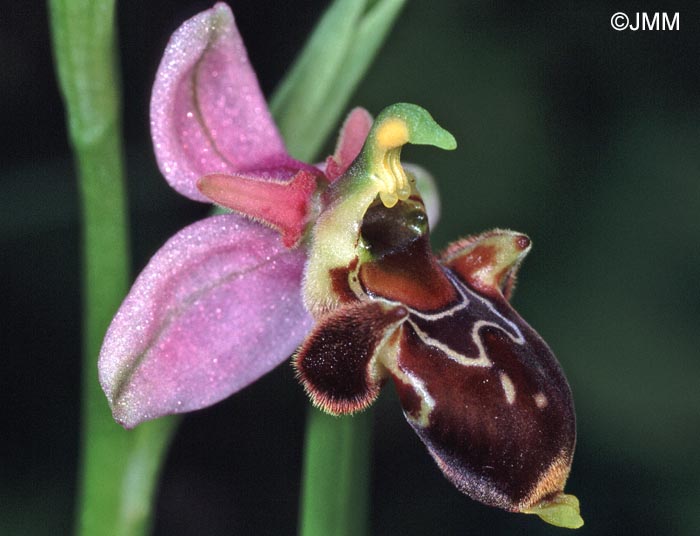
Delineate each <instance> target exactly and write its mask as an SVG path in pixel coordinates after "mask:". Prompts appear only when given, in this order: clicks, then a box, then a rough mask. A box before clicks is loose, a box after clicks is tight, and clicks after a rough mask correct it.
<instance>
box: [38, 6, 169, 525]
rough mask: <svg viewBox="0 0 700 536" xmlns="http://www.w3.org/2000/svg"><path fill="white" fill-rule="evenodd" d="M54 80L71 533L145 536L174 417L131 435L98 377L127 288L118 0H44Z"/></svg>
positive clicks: (145, 426) (128, 262)
mask: <svg viewBox="0 0 700 536" xmlns="http://www.w3.org/2000/svg"><path fill="white" fill-rule="evenodd" d="M49 9H50V18H51V21H50V22H51V30H52V37H53V46H54V57H55V63H56V69H57V74H58V80H59V83H60V87H61V91H62V94H63V99H64V102H65V106H66V116H67V122H68V130H69V134H70V140H71V143H72V146H73V151H74V157H75V160H76V164H77V167H78V180H79V185H80V195H81V204H82V232H83V235H82V255H83V272H82V273H83V298H82V301H83V337H84V338H83V367H82V370H83V375H82V384H83V388H82V437H81V446H82V449H81V459H80V497H79V500H78V519H77V526H76V533H78V534H84V535H86V536H87V535H90V536H101V535H105V536H106V535H110V536H113V535H125V536H126V535H129V536H138V535H140V534H145V533H146V532H147V531H148V527H149V525H150V512H151V503H152V498H153V492H154V488H155V483H156V482H157V477H158V473H159V468H160V465H161V460H162V458H163V455H164V453H165V451H166V448H165V447H166V446H167V444H168V442H169V440H170V437H171V435H172V431H173V430H174V423H175V422H176V421H175V420H173V419H162V420H158V421H156V422H152V423H147V424H145V425H142V426H140V427H139V428H138V429H137V430H135V431H131V432H127V431H125V430H123V429H122V428H121V427H119V426H118V425H117V424H116V423H115V422H114V420H113V419H112V416H111V413H110V411H109V407H108V406H107V401H106V399H105V396H104V394H103V393H102V391H101V389H100V385H99V382H98V379H97V355H98V353H99V350H100V345H101V342H102V338H103V336H104V333H105V331H106V329H107V326H108V325H109V322H110V320H111V318H112V316H113V315H114V313H115V311H116V310H117V307H118V306H119V304H120V302H121V300H122V299H123V298H124V295H125V294H126V291H127V290H128V284H129V265H130V258H129V246H128V228H127V212H126V201H125V191H124V164H123V151H122V142H121V138H122V135H121V125H120V118H119V113H120V95H119V76H118V74H117V72H116V67H115V66H116V52H115V51H116V48H115V34H114V28H115V24H114V0H50V1H49Z"/></svg>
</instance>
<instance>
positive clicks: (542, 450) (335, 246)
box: [295, 105, 583, 528]
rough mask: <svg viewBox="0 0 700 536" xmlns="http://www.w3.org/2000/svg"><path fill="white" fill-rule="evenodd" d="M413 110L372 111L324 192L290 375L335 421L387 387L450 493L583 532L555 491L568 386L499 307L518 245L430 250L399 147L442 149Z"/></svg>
mask: <svg viewBox="0 0 700 536" xmlns="http://www.w3.org/2000/svg"><path fill="white" fill-rule="evenodd" d="M423 112H424V111H420V110H418V109H416V108H415V107H412V106H411V105H395V106H394V107H390V108H388V109H387V110H385V111H384V112H382V114H380V116H379V117H378V118H377V121H375V124H374V126H373V127H372V129H371V131H370V133H369V135H368V137H367V142H366V143H365V146H364V148H363V150H362V152H361V153H360V155H359V156H358V158H357V159H355V161H354V162H353V164H352V165H351V166H350V167H349V168H348V170H347V171H346V172H345V174H343V176H342V177H340V178H339V179H338V181H337V182H334V183H333V184H332V185H331V186H330V187H329V188H328V190H327V191H326V192H325V194H324V196H323V200H324V203H325V208H324V210H323V212H322V215H321V218H320V220H319V221H320V223H319V224H318V226H317V227H316V229H315V234H314V236H313V241H312V245H311V257H310V259H311V260H310V261H309V263H308V264H307V270H306V279H305V284H306V289H307V292H306V300H307V301H306V304H307V306H309V305H310V310H311V311H312V312H314V314H315V316H316V320H317V325H316V327H315V328H314V330H313V331H312V333H311V334H310V335H309V336H308V337H307V340H306V342H305V343H304V344H303V346H302V347H301V349H300V351H299V352H298V354H297V356H296V359H295V365H296V369H297V373H298V375H299V378H300V379H301V381H302V383H303V384H304V386H305V388H306V390H307V392H308V393H309V395H310V396H311V399H312V401H313V402H314V403H315V404H316V405H317V406H319V407H321V408H322V409H324V410H326V411H328V412H330V413H334V414H341V413H349V412H353V411H357V410H360V409H363V408H364V407H365V406H367V405H369V404H370V403H371V402H372V401H373V400H374V399H375V398H376V396H377V395H378V392H379V389H380V387H381V385H382V383H383V381H384V380H385V379H387V378H392V380H393V381H394V383H395V385H396V388H397V391H398V393H399V398H400V400H401V404H402V407H403V412H404V415H405V417H406V419H407V420H408V422H409V423H410V425H411V426H412V427H413V429H414V430H415V431H416V432H417V434H418V436H419V437H420V439H421V440H422V441H423V443H424V444H425V445H426V447H427V448H428V451H429V452H430V454H431V455H432V457H433V458H434V459H435V461H436V462H437V464H438V466H439V467H440V469H441V470H442V472H443V473H444V474H445V476H446V477H447V478H448V479H449V480H450V481H451V482H452V483H453V484H454V485H455V486H456V487H457V488H458V489H459V490H461V491H462V492H464V493H466V494H467V495H469V496H470V497H472V498H474V499H476V500H478V501H481V502H483V503H485V504H488V505H491V506H497V507H500V508H503V509H506V510H510V511H516V512H525V513H535V514H537V515H539V516H540V517H542V518H543V519H544V520H546V521H548V522H550V523H553V524H555V525H559V526H564V527H570V528H577V527H580V526H581V525H582V524H583V520H582V519H581V517H580V515H579V505H578V500H577V499H576V497H574V496H572V495H567V494H565V493H564V485H565V483H566V479H567V477H568V474H569V471H570V468H571V462H572V458H573V452H574V446H575V441H576V422H575V415H574V408H573V402H572V396H571V392H570V389H569V385H568V383H567V381H566V378H565V377H564V374H563V372H562V370H561V368H560V366H559V364H558V362H557V360H556V358H555V357H554V355H553V353H552V352H551V350H550V349H549V347H548V346H547V344H546V343H545V342H544V341H543V340H542V338H541V337H540V336H539V335H538V334H537V333H536V332H535V331H534V330H533V329H532V328H531V327H530V326H529V325H528V324H527V323H526V322H525V321H524V320H523V319H522V318H521V317H520V316H519V315H518V313H516V312H515V310H514V309H513V308H512V307H511V305H510V303H509V301H508V300H509V299H510V298H511V296H512V293H513V290H514V288H515V282H516V275H517V272H518V268H519V267H520V264H521V262H522V260H523V259H524V257H525V255H526V254H527V253H528V251H529V250H530V247H531V242H530V239H529V238H528V237H527V236H525V235H523V234H521V233H516V232H513V231H509V230H502V229H495V230H492V231H489V232H486V233H482V234H480V235H476V236H472V237H467V238H463V239H461V240H458V241H457V242H455V243H453V244H451V245H450V246H448V248H447V249H446V250H445V252H444V253H443V254H442V255H440V256H437V257H436V256H435V255H434V254H433V252H432V250H431V248H430V242H429V233H428V221H427V217H426V211H425V206H424V204H423V201H422V199H421V197H420V195H419V194H418V192H417V189H416V185H415V178H414V177H411V176H410V175H409V174H407V173H406V172H405V170H403V168H401V165H400V162H399V151H400V147H401V145H403V144H405V143H407V142H412V141H413V142H420V143H431V144H436V145H438V146H442V147H446V148H449V147H454V144H453V140H452V141H451V139H450V137H448V136H445V134H444V132H442V131H440V130H439V127H438V128H436V125H435V124H434V122H433V123H431V121H432V119H431V118H430V117H429V116H426V114H425V113H423ZM425 125H429V127H428V128H427V130H426V132H429V134H428V135H424V134H426V132H424V131H423V128H424V127H425ZM431 129H432V130H431ZM334 217H337V218H338V219H343V221H346V225H345V226H341V225H337V222H336V220H334V219H333V218H334ZM358 231H359V232H358ZM309 274H313V276H314V277H313V278H310V277H309ZM327 296H330V297H327Z"/></svg>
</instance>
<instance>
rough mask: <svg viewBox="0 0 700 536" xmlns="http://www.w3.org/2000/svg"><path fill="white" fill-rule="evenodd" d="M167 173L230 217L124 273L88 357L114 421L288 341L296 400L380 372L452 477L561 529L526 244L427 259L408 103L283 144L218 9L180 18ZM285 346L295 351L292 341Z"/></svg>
mask: <svg viewBox="0 0 700 536" xmlns="http://www.w3.org/2000/svg"><path fill="white" fill-rule="evenodd" d="M151 120H152V123H151V124H152V133H153V140H154V145H155V150H156V156H157V159H158V163H159V166H160V168H161V170H162V172H163V174H164V175H165V178H166V180H167V181H168V182H169V183H170V185H171V186H172V187H173V188H175V189H176V190H177V191H178V192H180V193H182V194H183V195H185V196H187V197H189V198H191V199H194V200H197V201H213V202H214V203H216V204H218V205H221V206H223V207H226V208H228V209H230V210H232V211H233V213H228V214H223V215H218V216H213V217H211V218H208V219H205V220H203V221H200V222H198V223H195V224H193V225H191V226H189V227H187V228H185V229H183V230H182V231H180V232H179V233H177V234H176V235H175V236H174V237H172V238H171V239H170V240H169V241H168V242H167V243H166V244H165V245H164V246H163V247H162V248H161V249H160V250H159V251H158V252H157V253H156V254H155V255H154V256H153V258H152V259H151V261H150V262H149V264H148V265H147V267H146V268H145V269H144V271H143V272H142V273H141V275H140V276H139V277H138V278H137V280H136V282H135V283H134V286H133V288H132V289H131V291H130V293H129V295H128V296H127V297H126V299H125V301H124V303H123V304H122V306H121V308H120V309H119V311H118V312H117V315H116V316H115V318H114V320H113V322H112V325H111V326H110V328H109V330H108V332H107V335H106V337H105V341H104V344H103V348H102V351H101V354H100V360H99V373H100V381H101V384H102V387H103V389H104V391H105V394H106V395H107V398H108V400H109V402H110V405H111V407H112V411H113V414H114V417H115V419H116V420H117V421H118V422H120V423H121V424H122V425H124V426H125V427H127V428H131V427H133V426H136V425H137V424H139V423H140V422H143V421H145V420H149V419H154V418H157V417H160V416H163V415H167V414H172V413H181V412H187V411H192V410H196V409H199V408H203V407H205V406H208V405H211V404H214V403H216V402H217V401H219V400H221V399H223V398H225V397H228V396H229V395H231V394H233V393H235V392H237V391H238V390H240V389H241V388H243V387H245V386H246V385H248V384H249V383H251V382H253V381H255V380H256V379H258V378H259V377H261V376H262V375H264V374H265V373H266V372H268V371H269V370H271V369H272V368H273V367H275V366H276V365H278V364H279V363H281V362H282V361H284V360H285V359H287V358H288V357H289V356H290V355H292V354H295V356H294V360H293V362H294V366H295V369H296V372H297V375H298V377H299V379H300V381H301V383H302V384H303V386H304V388H305V389H306V391H307V392H308V394H309V396H310V398H311V401H312V402H313V403H314V404H315V405H316V406H318V407H319V408H321V409H323V410H325V411H326V412H329V413H331V414H335V415H340V414H347V413H353V412H356V411H360V410H362V409H364V408H366V407H367V406H368V405H370V404H371V403H372V402H373V401H374V400H375V399H376V397H377V396H378V394H379V391H380V389H381V387H382V385H383V384H384V383H385V381H386V380H388V379H391V380H393V382H394V384H395V386H396V388H397V391H398V393H399V398H400V401H401V405H402V407H403V412H404V415H405V416H406V419H407V420H408V422H409V424H410V425H411V426H412V427H413V429H414V430H415V431H416V432H417V434H418V436H419V437H420V439H421V440H422V441H423V443H424V444H425V445H426V447H427V448H428V451H429V452H430V454H431V455H432V456H433V458H434V459H435V461H436V462H437V464H438V466H439V467H440V469H441V470H442V472H443V473H444V474H445V476H446V477H447V478H448V479H449V480H450V481H451V482H452V483H453V484H454V485H455V486H456V487H457V488H458V489H459V490H461V491H462V492H464V493H466V494H467V495H469V496H470V497H472V498H474V499H476V500H478V501H481V502H483V503H485V504H488V505H492V506H496V507H500V508H504V509H506V510H510V511H515V512H525V513H536V514H538V515H540V517H542V518H543V519H545V520H546V521H549V522H552V523H555V524H559V525H562V526H569V527H576V526H580V525H581V524H582V521H581V520H580V517H579V515H578V501H577V500H576V498H575V497H573V496H571V495H566V494H565V493H564V492H563V489H564V484H565V482H566V479H567V477H568V474H569V471H570V468H571V462H572V457H573V451H574V443H575V436H576V430H575V416H574V411H573V403H572V397H571V392H570V389H569V386H568V383H567V381H566V379H565V377H564V375H563V373H562V371H561V368H560V366H559V364H558V363H557V361H556V359H555V357H554V355H553V354H552V352H551V350H550V349H549V348H548V346H547V345H546V343H545V342H544V341H543V340H542V339H541V338H540V337H539V335H537V333H536V332H535V331H534V330H533V329H532V328H531V327H530V326H529V325H528V324H527V323H526V322H525V321H524V320H523V319H522V318H520V316H519V315H518V314H517V313H516V312H515V311H514V310H513V308H512V307H511V306H510V304H509V298H510V296H511V294H512V291H513V287H514V282H515V276H516V272H517V270H518V267H519V266H520V263H521V261H522V259H523V258H524V256H525V255H526V254H527V252H528V251H529V249H530V240H529V238H528V237H526V236H525V235H523V234H520V233H516V232H513V231H506V230H494V231H490V232H487V233H483V234H480V235H477V236H474V237H470V238H466V239H462V240H460V241H458V242H456V243H454V244H452V245H451V246H449V247H448V248H447V249H446V251H445V252H444V253H442V254H441V255H439V256H435V255H434V254H433V253H432V251H431V249H430V245H429V240H428V233H429V222H431V221H432V222H434V221H435V219H436V218H437V209H436V208H435V204H434V203H432V202H427V201H426V200H424V198H423V197H422V195H421V191H422V190H423V189H422V188H421V187H419V186H417V178H418V179H420V180H421V181H423V179H424V178H425V176H424V175H425V174H424V172H422V171H421V170H419V169H418V168H415V167H411V166H405V167H404V165H403V164H402V162H401V159H400V153H401V148H402V147H403V146H404V145H405V144H407V143H413V144H426V145H433V146H436V147H439V148H442V149H454V148H455V147H456V142H455V140H454V138H453V136H452V135H451V134H450V133H449V132H447V131H446V130H444V129H443V128H442V127H440V126H439V125H438V124H437V123H436V122H435V121H434V120H433V118H432V117H431V116H430V115H429V114H428V112H426V111H425V110H424V109H422V108H420V107H418V106H416V105H412V104H405V103H404V104H395V105H392V106H389V107H388V108H386V109H385V110H383V111H382V112H381V113H380V114H379V115H378V116H377V118H376V120H374V121H373V120H372V118H371V116H370V115H369V113H368V112H366V111H364V110H362V109H355V110H354V111H353V112H352V113H351V114H350V116H349V117H348V119H347V120H346V122H345V124H344V126H343V128H342V130H341V134H340V137H339V141H338V145H337V147H336V150H335V153H334V155H333V156H331V157H329V158H328V159H327V160H326V162H324V163H323V164H321V165H310V164H306V163H303V162H299V161H297V160H295V159H294V158H292V157H291V156H290V155H289V154H288V153H287V151H286V149H285V147H284V144H283V142H282V139H281V137H280V135H279V133H278V131H277V128H276V127H275V124H274V122H273V120H272V118H271V116H270V113H269V111H268V109H267V106H266V103H265V100H264V97H263V95H262V93H261V91H260V88H259V86H258V82H257V79H256V77H255V73H254V72H253V70H252V68H251V67H250V65H249V62H248V58H247V55H246V52H245V47H244V45H243V42H242V40H241V37H240V35H239V34H238V31H237V29H236V26H235V23H234V20H233V15H232V14H231V12H230V10H229V8H228V7H227V6H225V5H224V4H217V5H216V6H214V8H212V9H211V10H209V11H206V12H204V13H201V14H199V15H197V16H195V17H194V18H192V19H190V20H189V21H187V22H186V23H185V24H184V25H183V26H182V27H181V28H180V29H178V30H177V32H176V33H175V34H174V35H173V37H172V39H171V41H170V43H169V45H168V47H167V49H166V52H165V56H164V58H163V60H162V62H161V66H160V68H159V71H158V74H157V77H156V82H155V86H154V90H153V98H152V104H151ZM295 351H296V353H295Z"/></svg>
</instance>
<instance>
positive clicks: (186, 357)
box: [98, 214, 313, 428]
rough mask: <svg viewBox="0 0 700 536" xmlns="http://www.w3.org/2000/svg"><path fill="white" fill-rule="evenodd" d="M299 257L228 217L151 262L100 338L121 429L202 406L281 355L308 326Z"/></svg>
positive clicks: (269, 233) (264, 231)
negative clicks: (302, 299) (302, 298)
mask: <svg viewBox="0 0 700 536" xmlns="http://www.w3.org/2000/svg"><path fill="white" fill-rule="evenodd" d="M304 261H305V254H304V252H303V250H301V249H294V250H289V249H286V248H285V247H284V246H283V245H282V244H281V243H280V241H279V238H278V236H277V233H275V231H273V230H271V229H268V228H266V227H263V226H261V225H259V224H256V223H254V222H251V221H248V220H246V219H245V218H242V217H240V216H237V215H234V214H225V215H221V216H215V217H212V218H208V219H206V220H202V221H200V222H197V223H195V224H193V225H190V226H189V227H186V228H185V229H183V230H182V231H180V232H179V233H177V234H176V235H175V236H174V237H172V238H171V239H170V240H169V241H168V242H167V243H166V244H165V245H164V246H163V247H162V248H161V249H160V250H159V251H158V252H157V253H156V254H155V255H154V256H153V258H152V259H151V261H150V262H149V264H148V265H147V266H146V268H145V269H144V270H143V272H142V273H141V275H140V276H139V277H138V278H137V280H136V282H135V283H134V286H133V287H132V289H131V291H130V292H129V295H128V296H127V297H126V299H125V300H124V303H123V304H122V306H121V307H120V309H119V311H118V312H117V315H116V316H115V318H114V320H113V321H112V324H111V326H110V328H109V330H108V332H107V335H106V337H105V340H104V343H103V346H102V350H101V352H100V358H99V364H98V368H99V376H100V383H101V385H102V388H103V389H104V392H105V394H106V395H107V399H108V400H109V403H110V406H111V408H112V411H113V414H114V418H115V419H116V420H117V421H118V422H119V423H121V424H122V425H123V426H124V427H126V428H133V427H134V426H136V425H137V424H139V423H141V422H143V421H146V420H151V419H154V418H156V417H160V416H163V415H168V414H172V413H184V412H187V411H192V410H196V409H200V408H203V407H206V406H209V405H211V404H214V403H215V402H218V401H219V400H222V399H224V398H226V397H228V396H229V395H231V394H233V393H235V392H237V391H239V390H240V389H242V388H243V387H245V386H246V385H248V384H250V383H252V382H253V381H255V380H257V379H258V378H260V377H261V376H262V375H264V374H265V373H267V372H268V371H270V370H271V369H273V368H274V367H276V366H277V365H279V364H280V363H281V362H282V361H284V360H285V359H287V358H288V357H289V356H290V355H291V354H292V353H293V352H294V350H295V349H296V347H297V346H298V345H299V344H300V343H301V341H302V339H303V338H304V336H305V335H306V333H307V332H308V331H309V329H310V328H311V326H312V323H313V322H312V319H311V317H310V316H309V314H308V313H307V312H306V310H305V309H304V306H303V304H302V301H301V296H300V294H299V287H300V285H301V278H302V272H303V269H304Z"/></svg>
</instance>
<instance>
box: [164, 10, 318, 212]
mask: <svg viewBox="0 0 700 536" xmlns="http://www.w3.org/2000/svg"><path fill="white" fill-rule="evenodd" d="M151 133H152V136H153V143H154V147H155V152H156V157H157V159H158V165H159V167H160V169H161V171H162V172H163V175H165V178H166V179H167V180H168V182H169V183H170V185H171V186H172V187H173V188H175V189H176V190H177V191H178V192H180V193H181V194H183V195H185V196H187V197H189V198H191V199H195V200H197V201H206V200H207V199H206V198H205V197H204V196H203V195H202V194H201V193H200V192H199V191H198V190H197V187H196V181H197V179H198V178H199V177H201V176H202V175H206V174H209V173H217V172H220V173H229V174H230V173H234V172H244V171H249V170H251V169H261V168H276V167H283V166H287V167H292V168H295V169H297V170H298V169H302V168H306V167H307V166H306V165H305V164H302V163H300V162H297V161H295V160H293V159H292V158H291V157H290V156H288V154H287V151H286V149H285V147H284V143H283V142H282V139H281V137H280V135H279V132H278V131H277V127H276V126H275V123H274V122H273V120H272V117H271V116H270V112H269V111H268V108H267V104H266V102H265V97H264V96H263V94H262V92H261V91H260V86H259V85H258V80H257V78H256V76H255V72H254V71H253V69H252V67H251V65H250V63H249V61H248V55H247V53H246V50H245V46H244V45H243V41H242V39H241V36H240V34H239V33H238V29H237V28H236V24H235V21H234V18H233V14H232V13H231V10H230V9H229V7H228V6H227V5H226V4H223V3H218V4H216V5H215V6H214V7H213V8H211V9H209V10H207V11H204V12H202V13H200V14H198V15H196V16H195V17H193V18H191V19H189V20H188V21H187V22H185V23H184V24H183V25H182V26H181V27H180V28H179V29H178V30H177V31H176V32H175V33H174V34H173V36H172V38H171V39H170V42H169V43H168V47H167V48H166V50H165V54H164V56H163V59H162V60H161V63H160V67H159V68H158V73H157V75H156V80H155V83H154V86H153V94H152V97H151Z"/></svg>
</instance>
